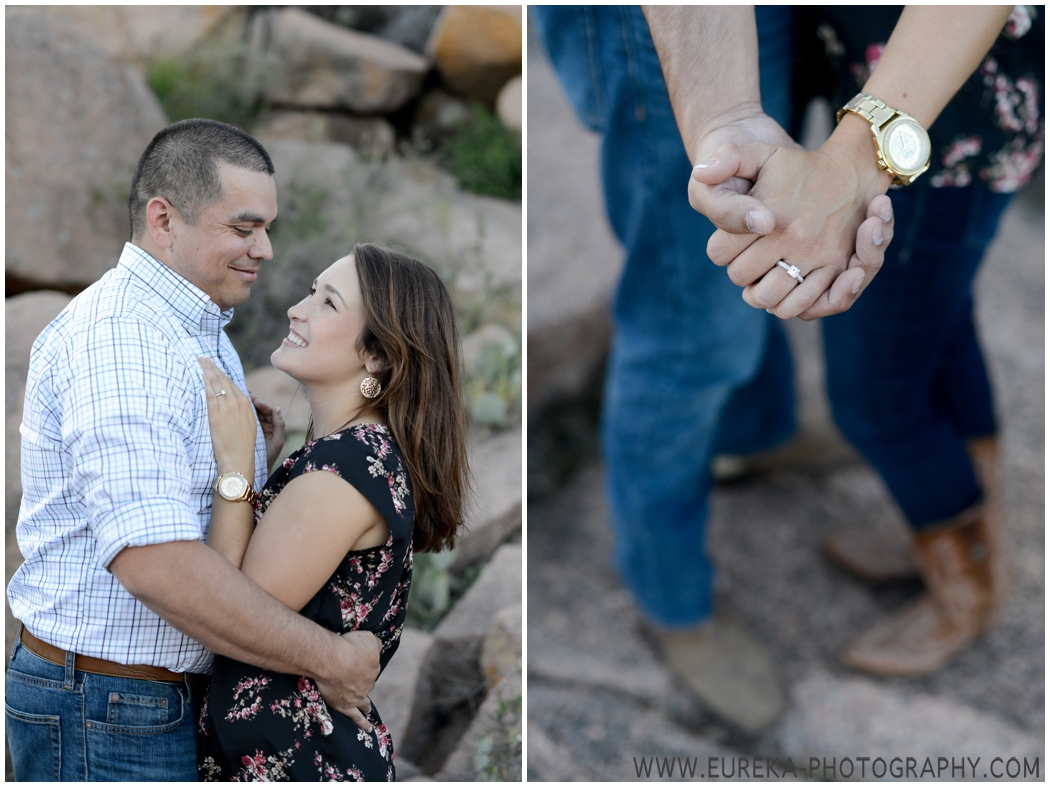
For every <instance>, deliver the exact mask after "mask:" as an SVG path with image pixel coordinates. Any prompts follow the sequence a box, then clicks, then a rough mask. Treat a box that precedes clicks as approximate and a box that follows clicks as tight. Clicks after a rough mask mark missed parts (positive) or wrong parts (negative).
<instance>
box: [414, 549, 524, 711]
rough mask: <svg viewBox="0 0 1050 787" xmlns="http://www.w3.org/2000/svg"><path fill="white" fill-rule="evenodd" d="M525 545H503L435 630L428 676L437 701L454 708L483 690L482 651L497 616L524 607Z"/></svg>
mask: <svg viewBox="0 0 1050 787" xmlns="http://www.w3.org/2000/svg"><path fill="white" fill-rule="evenodd" d="M521 557H522V551H521V544H504V545H503V546H501V547H500V548H499V549H498V550H497V551H496V553H495V554H494V555H493V556H492V560H490V561H489V562H488V565H486V566H485V568H483V569H482V570H481V574H480V575H478V578H477V579H476V580H475V581H474V584H473V585H471V587H470V589H469V590H468V591H467V592H466V594H465V595H464V596H463V598H461V599H460V600H459V601H458V602H457V603H456V605H455V607H453V608H452V611H451V612H449V613H448V614H447V615H446V616H445V617H444V619H443V620H442V621H441V623H440V624H438V627H437V628H436V629H435V630H434V644H433V646H432V647H431V649H430V653H429V655H428V657H427V663H426V667H425V670H426V673H427V675H428V676H429V677H430V679H431V681H432V683H431V685H432V687H433V694H434V701H435V702H436V703H441V704H445V705H446V706H449V707H451V706H452V705H453V704H455V703H457V702H462V701H463V700H467V699H471V698H473V697H474V696H476V695H477V694H478V692H479V691H483V690H484V689H485V688H486V687H487V685H488V680H487V678H486V676H485V674H484V673H483V672H482V666H481V648H482V643H483V641H484V639H485V636H486V635H487V634H488V633H489V631H490V630H491V628H492V624H493V622H494V621H495V620H496V617H497V615H498V614H499V612H500V611H501V610H503V609H504V608H505V607H508V606H511V605H515V604H517V605H519V606H520V605H521V570H522V567H521Z"/></svg>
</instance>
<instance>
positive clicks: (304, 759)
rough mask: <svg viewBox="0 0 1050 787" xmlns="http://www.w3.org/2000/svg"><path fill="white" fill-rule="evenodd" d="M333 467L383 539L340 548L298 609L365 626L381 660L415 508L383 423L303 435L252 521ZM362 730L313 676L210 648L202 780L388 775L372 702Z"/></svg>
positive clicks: (396, 618) (344, 626)
mask: <svg viewBox="0 0 1050 787" xmlns="http://www.w3.org/2000/svg"><path fill="white" fill-rule="evenodd" d="M313 472H329V473H335V474H336V475H338V476H339V477H340V478H343V479H344V480H346V481H347V482H348V483H350V484H352V485H353V486H354V487H355V488H356V489H357V490H358V491H359V492H361V494H363V495H364V496H365V497H366V498H368V500H369V502H371V503H372V505H374V506H375V507H376V508H377V509H378V510H379V512H380V513H381V514H382V515H383V517H384V518H385V519H386V522H387V525H388V526H389V528H390V537H389V538H388V539H387V542H386V543H385V544H383V545H382V546H378V547H372V548H370V549H362V550H354V551H352V552H349V553H348V554H347V555H346V557H345V558H344V559H343V561H342V562H341V563H340V564H339V566H338V568H337V569H336V571H335V573H334V574H332V577H331V579H330V580H329V581H328V582H326V583H325V585H324V587H322V588H321V589H320V590H319V591H317V594H316V595H315V596H314V597H313V598H312V599H311V600H310V601H309V602H308V603H307V604H306V606H305V607H303V609H302V610H301V612H300V614H302V615H304V616H305V617H307V618H309V619H310V620H313V621H315V622H316V623H319V624H320V625H322V626H324V627H325V628H327V629H329V630H331V631H335V632H337V633H345V632H347V631H355V630H358V629H361V630H364V631H371V632H372V633H373V634H375V636H376V637H378V638H379V640H380V642H381V643H382V649H381V654H380V668H381V669H385V668H386V665H387V663H388V662H389V661H390V657H391V656H393V655H394V651H396V650H397V645H398V641H399V639H400V636H401V628H402V626H403V625H404V621H405V605H406V603H407V601H408V590H409V584H410V582H411V579H412V525H413V520H414V508H413V505H412V494H411V490H410V484H409V479H408V471H407V469H406V467H405V463H404V461H403V460H402V457H401V454H400V452H399V450H398V448H397V446H396V445H395V444H394V441H393V439H392V437H391V435H390V433H389V431H388V430H387V428H386V427H385V426H381V425H379V424H358V425H356V426H351V427H349V428H347V429H344V430H343V431H341V432H336V433H335V434H332V435H328V436H327V437H323V438H321V439H319V440H314V441H312V442H309V443H307V444H306V445H304V446H303V447H302V448H300V449H299V450H298V451H296V452H295V453H293V454H292V455H291V456H289V457H288V459H286V460H285V461H284V463H283V464H282V465H281V466H280V467H279V468H277V470H276V471H274V473H273V475H272V476H270V480H269V481H268V482H267V483H266V487H265V488H264V489H263V491H262V493H261V494H260V495H259V499H258V501H257V502H256V511H255V521H256V523H257V524H258V522H259V519H260V518H261V517H262V515H263V514H264V513H265V512H266V509H267V508H268V507H269V505H270V503H272V502H273V500H274V498H276V497H277V495H279V494H280V493H281V490H282V489H283V488H284V487H285V485H287V484H288V483H289V482H291V481H292V480H293V479H295V478H297V477H299V476H300V475H303V474H305V473H313ZM369 721H370V722H371V723H372V725H373V730H372V732H371V733H366V732H364V731H363V730H361V729H360V728H359V727H357V725H355V724H354V723H353V722H352V721H350V719H349V718H347V717H346V716H343V715H342V714H341V713H339V712H338V711H335V710H330V709H329V708H328V707H327V706H326V705H325V702H324V699H323V698H322V697H321V695H320V694H319V693H318V691H317V687H316V686H315V685H314V683H313V681H311V680H310V679H309V678H307V677H305V676H302V675H286V674H282V673H276V672H269V671H267V670H263V669H259V668H258V667H253V666H252V665H250V664H245V663H243V662H240V661H235V660H233V659H228V658H224V657H222V656H216V657H215V666H214V669H213V672H212V682H211V689H210V691H209V694H208V697H207V698H206V700H205V703H204V707H203V709H202V712H201V721H200V728H199V732H200V735H199V736H198V771H199V773H200V777H201V780H203V781H288V780H294V781H383V780H386V781H393V780H394V776H395V771H394V750H393V745H392V742H391V740H390V735H389V733H388V732H387V728H386V726H385V725H384V724H383V722H382V719H381V718H380V717H379V713H378V711H377V710H376V708H375V706H374V705H373V707H372V711H371V713H370V714H369Z"/></svg>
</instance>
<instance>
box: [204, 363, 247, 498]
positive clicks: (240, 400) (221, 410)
mask: <svg viewBox="0 0 1050 787" xmlns="http://www.w3.org/2000/svg"><path fill="white" fill-rule="evenodd" d="M197 360H198V361H199V362H200V365H201V369H202V370H203V372H204V390H205V392H206V393H207V395H208V426H209V428H210V429H211V442H212V447H213V448H214V450H215V464H216V465H217V466H218V470H219V474H220V475H221V474H222V473H229V472H237V473H240V474H241V475H243V476H244V477H245V478H247V479H248V483H252V481H253V479H254V477H255V439H256V437H257V435H258V431H257V430H258V422H257V421H256V419H255V408H254V407H253V406H252V403H251V402H250V401H248V397H247V396H245V395H244V394H243V393H241V389H240V388H238V387H237V385H236V384H235V383H234V382H233V381H232V380H230V378H229V377H227V376H226V375H225V374H223V373H222V371H221V370H220V369H219V367H217V366H216V365H215V364H214V363H212V362H211V361H210V360H209V359H207V358H204V357H201V358H198V359H197Z"/></svg>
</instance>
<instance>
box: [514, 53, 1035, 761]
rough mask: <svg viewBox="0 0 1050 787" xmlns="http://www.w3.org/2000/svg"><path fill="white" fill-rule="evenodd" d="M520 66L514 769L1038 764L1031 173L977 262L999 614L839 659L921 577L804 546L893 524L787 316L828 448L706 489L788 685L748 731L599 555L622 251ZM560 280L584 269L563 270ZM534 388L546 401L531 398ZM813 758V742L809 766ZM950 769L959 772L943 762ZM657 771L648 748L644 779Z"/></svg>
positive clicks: (714, 542) (551, 99)
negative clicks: (960, 633)
mask: <svg viewBox="0 0 1050 787" xmlns="http://www.w3.org/2000/svg"><path fill="white" fill-rule="evenodd" d="M528 84H529V107H530V116H535V115H534V113H536V111H537V108H542V114H543V116H544V118H545V119H546V122H545V123H544V124H543V125H542V126H540V124H531V125H530V136H529V140H530V144H529V152H528V153H529V172H530V178H529V183H528V194H529V229H528V259H529V279H528V290H529V312H528V343H529V357H530V360H532V359H535V358H540V357H542V358H544V359H551V361H550V366H549V367H547V368H544V367H534V364H533V363H531V362H530V364H529V393H530V399H529V402H530V414H529V430H530V432H529V489H530V504H529V556H528V557H529V560H528V566H527V574H528V586H527V597H528V599H529V604H528V607H529V624H528V642H529V648H528V654H529V655H528V687H529V690H528V763H527V773H528V777H529V778H530V779H538V780H551V781H553V780H634V779H645V778H646V774H645V772H644V770H643V771H641V772H639V771H638V766H639V764H643V765H644V763H645V762H646V761H645V760H644V759H643V758H651V757H658V758H664V757H667V758H673V757H679V758H682V759H681V760H679V761H671V760H668V761H667V762H668V764H670V765H672V766H673V767H675V768H676V770H675V778H676V779H681V778H683V772H682V771H681V770H680V769H681V767H682V763H685V765H686V767H688V765H689V763H691V762H693V758H699V765H698V770H697V772H696V774H695V777H697V778H698V777H699V774H700V773H704V772H705V771H706V769H707V768H708V767H709V761H708V758H709V757H713V758H715V760H714V766H715V767H716V768H717V769H718V774H719V775H720V776H721V777H722V778H726V777H731V778H753V777H755V776H758V777H759V778H767V777H769V775H770V774H769V772H768V770H766V769H765V768H764V767H763V766H762V765H759V771H758V772H757V773H756V769H755V764H754V763H755V760H754V758H758V759H759V760H760V761H762V760H763V758H769V759H770V760H772V759H773V758H775V757H778V758H779V763H780V764H779V766H774V776H776V775H779V774H783V767H784V764H785V762H786V758H788V757H790V758H792V762H793V764H794V765H795V768H796V773H795V774H794V776H795V777H797V778H816V779H835V778H849V777H850V773H849V772H848V771H847V770H846V769H847V767H850V768H851V769H855V771H854V772H853V774H852V777H853V778H858V777H859V776H860V770H859V769H860V761H859V760H857V759H856V758H858V757H865V756H867V757H871V758H875V757H880V756H881V757H884V758H886V760H887V761H889V760H890V759H891V758H892V757H895V756H901V757H905V756H912V757H917V758H919V759H918V765H917V767H918V769H919V770H918V771H917V772H916V773H919V771H921V768H922V765H923V762H924V758H926V757H932V758H934V759H933V761H932V766H933V768H934V769H936V768H937V767H938V763H937V761H936V758H937V757H944V758H948V760H946V762H947V767H948V768H950V767H951V758H955V760H954V762H955V763H956V764H959V763H961V761H962V758H963V757H969V758H970V759H971V760H977V758H978V757H980V758H981V759H980V762H979V764H978V766H977V767H976V770H975V771H971V770H970V768H969V766H967V771H966V773H965V777H966V778H967V779H969V778H972V777H975V778H977V779H982V778H990V777H991V773H996V772H998V771H992V772H991V773H990V772H989V768H990V767H992V766H991V762H992V760H993V759H994V758H996V757H1001V758H1002V760H1003V763H1002V764H998V765H995V766H994V767H995V768H996V769H999V768H1005V767H1006V764H1007V763H1009V761H1010V760H1011V758H1017V760H1016V761H1017V762H1019V763H1023V761H1024V760H1025V758H1027V761H1028V763H1029V764H1030V765H1031V764H1033V763H1034V761H1035V758H1039V767H1040V771H1039V773H1038V774H1037V776H1038V778H1045V776H1044V774H1045V768H1046V762H1045V747H1044V729H1045V711H1044V703H1045V677H1044V666H1045V648H1044V636H1045V624H1044V615H1045V606H1044V598H1045V579H1044V577H1045V560H1044V548H1045V538H1044V524H1043V523H1044V486H1043V478H1044V440H1043V435H1044V407H1045V399H1044V377H1043V374H1044V340H1043V336H1044V334H1043V330H1044V324H1043V321H1044V311H1043V309H1044V301H1043V293H1044V268H1043V264H1044V247H1045V232H1044V213H1043V198H1042V193H1043V185H1042V181H1041V180H1040V182H1039V183H1038V184H1036V185H1035V187H1034V188H1032V189H1030V190H1029V193H1028V194H1026V195H1024V196H1022V197H1021V198H1019V199H1018V200H1017V201H1015V203H1014V204H1013V206H1012V207H1011V208H1010V210H1009V212H1008V213H1007V214H1006V216H1005V217H1004V219H1003V223H1002V226H1001V228H1000V232H999V235H998V237H997V239H996V240H995V242H994V244H993V247H992V249H991V250H990V252H989V255H988V258H987V260H986V262H985V264H984V268H983V270H982V272H981V274H980V276H979V279H978V282H977V301H978V312H979V313H978V318H979V322H980V330H981V333H982V336H983V340H984V344H985V347H986V350H987V355H988V358H989V362H990V366H991V373H992V376H993V382H994V384H995V388H996V395H997V403H998V408H999V413H1000V416H1001V419H1002V458H1003V465H1002V470H1003V472H1004V483H1005V509H1006V521H1007V534H1008V544H1009V553H1010V557H1011V560H1012V563H1013V567H1014V585H1013V590H1012V594H1011V596H1010V601H1009V603H1008V605H1007V607H1006V609H1005V610H1004V612H1003V614H1002V617H1001V619H1000V620H999V621H998V623H997V624H996V625H995V626H994V627H993V628H992V629H991V630H990V631H989V632H988V633H987V635H986V636H984V637H983V638H982V639H981V640H980V641H979V642H978V643H977V644H975V645H974V646H973V647H971V648H969V649H968V650H967V651H966V652H965V653H963V654H961V655H960V656H958V657H957V658H955V659H954V660H953V661H952V662H951V663H950V664H949V665H948V666H947V667H946V668H945V669H944V670H943V671H941V672H940V673H938V674H936V675H933V676H929V677H925V678H918V679H908V680H904V679H900V680H877V679H874V678H870V677H865V676H860V675H858V674H856V673H852V672H850V671H848V670H847V669H845V668H844V667H843V666H841V665H840V663H839V661H838V653H839V652H840V651H841V649H842V648H843V646H844V645H845V644H846V642H847V641H848V640H849V638H850V637H851V636H852V635H853V634H854V633H855V632H856V631H858V629H860V628H861V627H863V626H864V625H865V624H866V623H867V622H868V621H870V620H871V619H872V618H874V617H875V616H877V615H881V614H883V613H884V612H886V611H888V610H891V609H894V608H896V607H898V606H899V605H900V604H901V603H902V602H903V601H905V600H906V599H908V598H910V597H912V596H913V595H915V594H916V593H917V592H918V591H919V585H918V583H917V582H916V583H904V584H898V585H892V586H888V587H884V588H881V589H872V588H871V587H869V586H867V585H865V584H863V583H861V582H859V581H858V580H855V579H853V578H852V577H850V576H848V575H847V574H845V573H844V572H842V571H840V570H838V569H836V568H835V567H833V566H831V565H830V564H828V563H827V562H826V561H825V560H824V559H823V558H822V557H821V556H820V555H819V553H818V548H819V544H820V541H821V539H822V537H823V536H824V535H826V534H827V533H829V532H831V531H832V530H833V529H835V528H838V527H841V526H843V525H851V526H858V527H862V526H864V527H882V528H901V527H903V526H904V525H903V523H902V521H901V518H900V515H899V513H898V512H897V511H896V509H895V508H894V506H893V504H892V502H891V500H890V499H889V497H888V495H887V493H886V491H885V489H884V488H883V487H882V485H881V482H880V481H879V479H878V477H877V476H876V475H875V473H874V472H873V471H872V470H871V469H870V468H868V467H867V466H866V465H865V464H864V463H863V462H862V461H860V460H859V459H858V458H857V457H856V456H855V454H853V453H852V451H851V450H850V449H849V447H848V446H846V445H845V444H844V443H842V442H841V438H839V437H838V436H837V434H836V433H835V431H834V427H833V426H831V424H830V420H829V417H828V408H827V403H826V398H825V396H824V393H823V367H822V363H823V361H822V352H821V347H820V342H821V339H820V326H819V324H805V323H802V322H800V321H797V320H795V321H791V322H790V323H789V324H788V326H787V327H788V330H789V334H790V339H791V342H792V348H793V351H794V353H795V358H796V362H797V378H798V388H799V395H800V409H801V422H802V425H803V439H808V440H810V441H815V442H819V443H821V444H822V445H824V446H825V447H829V446H830V447H833V448H835V450H834V451H831V452H829V454H828V456H830V457H832V461H828V462H824V463H821V464H817V465H813V466H805V467H795V468H794V469H792V468H789V467H785V466H777V465H776V464H773V465H770V466H769V467H768V468H767V471H766V472H764V473H762V474H760V475H758V476H756V477H753V478H751V479H749V480H746V481H741V482H738V483H735V484H732V485H723V486H720V487H718V488H716V490H715V492H714V494H713V497H712V515H711V524H710V552H711V554H712V557H713V559H714V562H715V563H716V564H717V565H718V567H719V569H720V572H721V574H720V578H719V591H720V598H721V600H722V603H723V604H724V605H725V606H726V607H727V608H728V609H729V610H730V611H731V612H732V613H733V614H734V615H735V616H737V617H738V618H739V619H740V620H741V621H743V622H744V623H745V624H746V625H747V626H748V627H749V628H750V629H751V630H752V631H753V632H754V633H755V634H757V635H758V636H759V638H760V639H761V640H762V641H763V642H764V643H765V644H766V645H767V647H768V648H769V649H770V650H771V652H772V654H773V656H774V658H775V660H776V662H777V663H778V665H779V667H780V669H781V670H782V672H783V675H784V677H785V679H786V681H787V683H788V686H789V690H790V696H791V700H790V706H789V709H788V711H787V713H786V714H785V715H784V716H783V717H782V718H781V719H780V720H779V721H778V722H777V723H775V724H774V725H773V726H772V727H771V728H770V729H768V730H767V731H765V732H764V733H762V734H760V735H758V736H753V737H748V736H745V735H743V734H741V733H739V732H737V731H735V730H734V729H732V728H731V727H729V726H727V725H726V724H725V723H723V722H721V721H719V720H718V719H716V718H714V717H713V716H711V715H710V714H709V713H707V712H706V711H705V710H704V709H703V708H702V707H701V706H700V705H699V704H698V703H697V702H695V701H693V700H692V699H690V697H689V695H688V694H687V692H686V690H685V688H684V687H683V686H682V685H681V684H679V683H678V682H677V681H676V679H675V678H674V677H673V676H672V675H671V674H670V673H669V672H668V670H667V669H665V668H664V666H663V665H662V663H661V661H660V659H659V658H658V656H657V654H656V651H655V649H654V647H653V644H652V642H651V640H650V638H649V636H648V635H647V634H646V631H645V627H644V625H643V622H642V620H641V618H640V616H639V615H638V614H637V612H636V611H635V608H634V607H633V605H632V602H631V599H630V597H629V595H628V594H627V592H626V591H625V590H624V589H623V588H622V586H621V585H620V583H619V581H618V579H617V577H616V575H615V573H614V571H613V570H612V568H611V567H610V554H611V549H612V543H611V537H610V534H609V527H608V523H607V514H606V510H605V505H604V501H603V498H602V491H601V485H602V466H601V462H600V459H599V457H598V454H597V451H596V444H597V439H596V437H595V434H594V429H593V423H594V402H593V399H592V400H591V401H590V402H588V401H587V398H586V397H587V396H588V395H591V396H593V385H592V386H590V387H588V381H589V380H593V375H594V372H595V370H596V369H597V368H598V364H599V362H600V359H601V357H602V352H603V348H604V344H603V342H604V339H603V336H604V335H606V332H607V325H606V324H604V323H603V320H604V318H603V317H602V316H601V309H602V307H603V304H604V303H605V302H606V300H607V298H608V293H609V291H610V288H611V286H612V284H613V283H614V281H615V277H616V275H617V270H616V264H617V263H616V262H615V261H617V260H619V259H620V258H621V255H620V254H619V252H616V253H615V256H614V257H611V258H610V256H609V249H610V248H615V247H614V246H613V241H612V238H611V236H610V234H609V231H608V229H607V228H606V227H605V226H604V220H603V218H602V213H601V206H600V202H596V201H595V199H596V198H597V194H598V192H597V188H596V185H595V184H597V171H596V166H595V163H596V151H597V141H596V139H595V138H594V137H592V136H591V135H589V134H587V133H586V132H584V131H582V130H581V129H580V127H579V126H578V125H577V124H576V122H575V120H574V118H573V117H572V114H571V112H570V111H569V109H568V107H567V106H566V105H565V103H564V100H563V99H562V97H561V94H560V93H559V92H558V88H557V85H556V83H555V81H554V79H553V76H552V74H551V73H550V71H549V67H548V66H547V64H546V62H545V61H544V60H542V55H541V54H540V53H539V52H538V51H536V50H535V48H534V47H533V46H532V44H531V43H530V46H529V80H528ZM569 206H571V208H570V207H569ZM548 217H549V218H550V223H548V221H547V219H548ZM581 249H583V251H582V252H581V251H580V250H581ZM610 259H611V260H613V262H611V261H610ZM565 260H572V261H573V263H572V264H571V265H566V264H565ZM568 281H580V282H583V281H586V286H585V287H584V288H583V289H581V290H579V291H576V290H572V289H569V290H567V289H566V287H565V283H566V282H568ZM559 333H561V334H563V335H565V334H568V335H572V336H577V337H583V339H584V340H586V341H588V342H589V344H586V345H584V346H579V347H576V348H575V352H574V353H573V354H572V355H570V354H568V353H565V352H564V351H563V349H562V348H561V347H559V346H558V345H557V343H555V342H554V341H553V340H551V339H550V338H549V337H551V336H556V335H558V334H559ZM534 369H535V371H534ZM534 391H535V392H539V396H538V397H537V399H536V403H537V405H543V407H542V408H541V407H537V408H536V409H533V408H532V404H533V401H534V400H533V396H534ZM589 392H591V393H589ZM573 397H575V398H576V400H577V401H576V402H575V403H573V402H569V403H566V402H567V400H571V399H572V398H573ZM581 397H582V401H581ZM552 468H553V469H552ZM534 479H535V481H536V482H535V483H534ZM811 757H816V758H818V762H816V763H815V764H814V767H815V768H816V770H815V771H813V772H810V771H809V770H808V768H809V767H810V758H811ZM740 758H745V759H744V760H743V765H744V766H746V770H744V769H742V767H741V765H742V763H741V759H740ZM833 758H834V759H835V760H836V761H837V763H838V765H837V766H832V765H831V762H832V759H833ZM843 758H850V760H851V762H850V765H849V766H847V765H846V763H845V762H843ZM649 762H650V764H652V762H651V761H649ZM825 766H827V767H829V768H832V767H835V768H837V770H836V771H832V770H828V771H824V770H822V769H823V768H824V767H825ZM1009 768H1010V769H1009V771H1008V773H1009V774H1013V773H1014V772H1015V771H1014V770H1013V769H1014V765H1013V764H1010V766H1009ZM688 775H689V774H688V771H686V772H685V776H688ZM713 775H714V774H710V776H713ZM869 775H870V774H869ZM787 776H788V778H791V777H792V774H790V773H788V774H787ZM950 776H951V777H952V778H959V774H958V772H957V773H956V774H954V775H952V774H950V773H949V771H947V770H942V778H949V777H950ZM658 777H660V775H659V774H658V773H657V770H656V768H655V767H653V770H652V771H651V773H650V778H658ZM660 778H666V776H663V777H660ZM927 778H928V773H927ZM1029 778H1030V777H1029Z"/></svg>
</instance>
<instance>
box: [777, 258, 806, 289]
mask: <svg viewBox="0 0 1050 787" xmlns="http://www.w3.org/2000/svg"><path fill="white" fill-rule="evenodd" d="M777 265H779V266H780V267H781V268H783V269H784V270H785V271H787V275H788V276H790V277H791V278H792V279H798V283H799V284H801V283H802V282H804V281H805V279H804V278H802V271H800V270H799V269H798V268H797V267H796V266H794V265H788V264H787V263H786V262H784V261H783V260H777Z"/></svg>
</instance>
